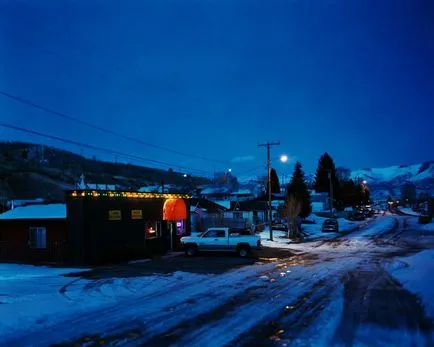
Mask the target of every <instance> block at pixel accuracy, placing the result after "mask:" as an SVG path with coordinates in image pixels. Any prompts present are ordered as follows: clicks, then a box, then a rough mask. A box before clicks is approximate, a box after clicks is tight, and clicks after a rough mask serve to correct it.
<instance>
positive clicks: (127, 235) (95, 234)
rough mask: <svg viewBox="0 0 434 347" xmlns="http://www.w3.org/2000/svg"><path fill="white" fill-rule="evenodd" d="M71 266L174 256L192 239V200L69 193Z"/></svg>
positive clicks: (151, 195) (116, 193)
mask: <svg viewBox="0 0 434 347" xmlns="http://www.w3.org/2000/svg"><path fill="white" fill-rule="evenodd" d="M66 194H67V199H66V202H67V216H68V218H67V220H68V250H69V252H68V255H69V261H70V262H72V263H80V264H103V263H111V262H119V261H123V260H130V259H134V258H140V257H143V256H146V255H148V254H149V253H153V254H155V253H164V252H166V251H167V250H170V249H173V250H177V249H179V246H180V238H181V237H182V236H184V235H188V234H190V202H189V200H190V197H189V196H188V195H183V194H158V193H139V192H121V191H88V190H84V191H69V192H67V193H66Z"/></svg>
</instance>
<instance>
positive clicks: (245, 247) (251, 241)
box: [181, 228, 262, 257]
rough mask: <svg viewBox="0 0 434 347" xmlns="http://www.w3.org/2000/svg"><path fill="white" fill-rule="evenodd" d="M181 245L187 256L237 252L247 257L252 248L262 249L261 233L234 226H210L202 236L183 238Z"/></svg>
mask: <svg viewBox="0 0 434 347" xmlns="http://www.w3.org/2000/svg"><path fill="white" fill-rule="evenodd" d="M181 245H182V246H183V247H184V249H185V254H186V255H187V256H194V255H196V254H197V253H198V252H207V251H213V252H236V253H237V254H238V255H239V256H240V257H247V256H248V255H249V254H250V253H251V251H252V250H254V249H261V248H262V245H261V238H260V236H259V235H255V234H250V233H248V232H246V231H245V232H243V231H241V230H240V229H232V228H209V229H208V230H207V231H205V232H204V233H202V234H201V235H200V236H186V237H182V238H181Z"/></svg>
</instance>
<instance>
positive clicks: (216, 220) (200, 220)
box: [190, 198, 227, 232]
mask: <svg viewBox="0 0 434 347" xmlns="http://www.w3.org/2000/svg"><path fill="white" fill-rule="evenodd" d="M190 211H191V215H190V219H191V228H192V232H203V231H205V230H206V229H207V228H211V227H214V226H222V225H223V224H222V223H223V219H224V213H225V212H226V211H227V208H225V207H224V206H222V205H220V204H217V203H215V202H213V201H211V200H208V199H204V198H192V199H191V205H190Z"/></svg>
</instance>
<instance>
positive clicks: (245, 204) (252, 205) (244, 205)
mask: <svg viewBox="0 0 434 347" xmlns="http://www.w3.org/2000/svg"><path fill="white" fill-rule="evenodd" d="M235 208H237V209H238V210H239V211H267V210H268V202H266V201H260V200H256V199H254V200H247V201H239V202H237V201H231V207H230V209H231V210H234V209H235Z"/></svg>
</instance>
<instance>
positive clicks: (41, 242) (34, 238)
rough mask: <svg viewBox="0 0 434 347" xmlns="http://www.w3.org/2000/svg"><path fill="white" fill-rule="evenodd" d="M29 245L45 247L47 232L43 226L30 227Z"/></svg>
mask: <svg viewBox="0 0 434 347" xmlns="http://www.w3.org/2000/svg"><path fill="white" fill-rule="evenodd" d="M29 246H30V248H47V232H46V229H45V228H34V227H32V228H30V231H29Z"/></svg>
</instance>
